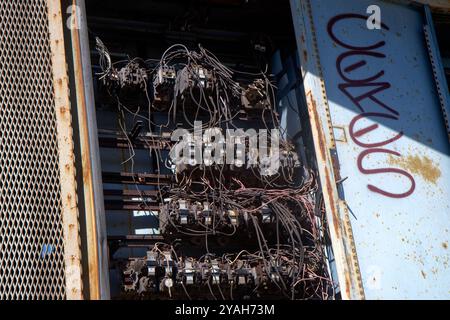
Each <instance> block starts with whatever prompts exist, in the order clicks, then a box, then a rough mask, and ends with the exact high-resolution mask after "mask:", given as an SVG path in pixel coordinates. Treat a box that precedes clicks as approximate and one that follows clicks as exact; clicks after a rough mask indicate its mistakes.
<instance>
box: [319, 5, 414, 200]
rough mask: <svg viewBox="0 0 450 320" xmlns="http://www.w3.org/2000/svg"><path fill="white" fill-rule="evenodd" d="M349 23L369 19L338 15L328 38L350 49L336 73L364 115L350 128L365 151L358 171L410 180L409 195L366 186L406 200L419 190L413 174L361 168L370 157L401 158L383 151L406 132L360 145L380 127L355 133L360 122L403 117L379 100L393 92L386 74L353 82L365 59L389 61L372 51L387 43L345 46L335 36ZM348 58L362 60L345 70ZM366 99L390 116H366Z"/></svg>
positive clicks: (341, 55)
mask: <svg viewBox="0 0 450 320" xmlns="http://www.w3.org/2000/svg"><path fill="white" fill-rule="evenodd" d="M348 19H362V20H364V21H366V20H367V17H366V16H364V15H359V14H353V13H348V14H341V15H337V16H335V17H333V18H332V19H331V20H330V21H329V22H328V26H327V31H328V34H329V36H330V37H331V39H333V41H334V42H335V43H337V44H338V45H340V46H341V47H343V48H346V49H348V51H346V52H344V53H342V54H340V55H339V56H338V57H337V59H336V70H337V72H338V74H339V76H340V77H341V79H342V80H343V81H344V83H340V84H338V89H339V90H340V91H341V92H342V93H343V94H344V95H345V96H346V97H348V98H349V99H350V101H352V103H353V104H354V105H355V106H356V107H357V108H358V109H359V110H360V111H361V113H360V114H358V115H356V116H355V117H354V118H353V119H352V120H351V121H350V124H349V132H350V137H351V139H352V140H353V142H354V143H355V144H357V145H358V146H360V147H363V148H365V149H366V150H364V151H362V152H361V153H360V154H359V155H358V158H357V166H358V170H359V171H360V172H361V173H363V174H387V173H396V174H399V175H402V176H404V177H406V178H408V180H409V181H410V187H409V189H408V190H407V191H405V192H402V193H392V192H388V191H385V190H383V189H381V188H379V187H376V186H374V185H372V184H368V185H367V188H368V189H369V190H370V191H372V192H376V193H379V194H381V195H383V196H386V197H390V198H406V197H408V196H410V195H411V194H412V193H413V192H414V190H415V188H416V183H415V181H414V178H413V176H412V175H411V174H410V173H408V172H406V171H405V170H402V169H397V168H378V169H366V168H364V167H363V165H362V161H363V159H364V158H365V157H366V156H367V155H369V154H372V153H384V154H390V155H394V156H398V157H400V156H401V154H400V153H398V152H396V151H392V150H389V149H382V148H380V147H384V146H387V145H389V144H390V143H392V142H394V141H396V140H399V139H400V138H402V136H403V132H399V133H398V134H396V135H395V136H394V137H391V138H386V139H385V140H383V141H378V142H373V143H364V142H362V141H361V137H363V136H364V135H366V134H368V133H370V132H372V131H374V130H376V129H378V127H379V125H378V124H372V125H369V126H367V127H365V128H362V129H359V130H357V131H355V125H356V123H357V122H358V121H359V120H361V119H364V118H368V117H381V118H386V119H392V120H398V119H399V116H400V113H399V112H398V111H397V110H395V109H394V108H393V107H391V106H388V105H387V104H386V103H384V102H382V101H381V100H380V99H379V98H378V97H376V95H377V94H379V93H381V92H383V91H385V90H388V89H389V88H391V84H390V83H389V82H387V81H382V80H381V77H383V76H384V74H385V73H384V70H380V71H378V72H377V73H375V74H373V75H371V76H369V77H367V78H364V79H353V78H350V74H351V73H352V72H353V71H355V70H357V69H359V68H361V67H363V66H365V65H367V61H366V60H365V59H364V57H372V58H376V59H384V58H386V55H385V54H383V53H381V52H376V51H373V50H375V49H381V48H382V47H383V46H384V45H385V44H386V42H385V41H379V42H377V43H374V44H372V45H368V46H357V45H355V44H349V43H347V42H344V41H343V40H341V39H339V38H338V37H337V36H336V34H335V32H334V26H335V24H336V23H337V22H339V21H343V20H348ZM381 27H382V28H383V29H385V30H389V28H388V26H386V25H385V24H384V23H382V24H381ZM349 57H356V58H359V59H360V60H358V61H357V62H355V63H352V64H351V65H349V66H347V67H343V66H342V64H343V62H344V61H345V59H347V58H349ZM352 88H358V89H367V90H365V91H363V93H361V90H359V94H358V95H356V94H354V93H352V92H351V91H350V89H352ZM366 99H368V100H370V101H372V102H373V103H375V105H376V106H378V107H380V108H382V109H384V110H387V111H388V112H389V114H387V113H381V112H365V110H364V107H363V106H362V102H363V101H364V100H366Z"/></svg>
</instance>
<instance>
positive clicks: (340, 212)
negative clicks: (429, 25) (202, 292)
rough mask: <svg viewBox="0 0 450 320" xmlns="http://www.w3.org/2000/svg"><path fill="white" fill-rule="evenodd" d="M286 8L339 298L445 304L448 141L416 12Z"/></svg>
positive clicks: (349, 5)
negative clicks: (374, 21) (374, 14)
mask: <svg viewBox="0 0 450 320" xmlns="http://www.w3.org/2000/svg"><path fill="white" fill-rule="evenodd" d="M291 3H292V10H293V17H294V24H295V27H296V36H297V43H298V46H299V52H305V50H306V52H307V54H301V55H300V58H301V62H302V71H303V73H304V82H305V83H304V87H305V94H306V100H307V102H308V107H309V112H310V117H311V122H312V127H313V131H314V133H315V134H314V139H315V145H316V152H317V159H318V164H319V173H320V178H321V183H322V187H323V190H324V198H325V203H326V209H327V217H328V218H329V220H330V226H332V228H331V230H330V231H331V232H332V241H333V249H334V250H335V256H336V268H337V271H338V272H337V273H338V277H339V282H340V285H341V288H342V293H343V297H344V298H362V297H364V295H365V297H366V298H368V299H390V298H392V299H400V298H418V299H420V298H441V299H443V298H449V297H450V272H449V271H450V270H449V262H450V251H449V250H448V242H449V240H450V219H449V218H450V145H449V143H448V139H447V134H446V127H445V124H444V120H443V114H442V111H441V108H440V103H439V98H438V95H437V93H436V86H435V83H434V78H433V72H432V71H433V70H432V67H431V64H430V59H429V56H428V51H427V48H426V45H425V35H424V31H423V25H424V24H426V22H425V19H424V11H423V8H421V7H417V6H407V5H405V4H398V3H393V2H390V1H380V0H362V1H348V0H346V1H344V0H337V1H328V0H314V1H309V0H292V1H291ZM370 5H378V6H379V7H380V8H381V19H382V20H381V21H382V28H381V30H377V29H374V30H370V29H368V28H367V26H366V20H367V14H366V10H367V7H368V6H370ZM335 135H336V136H338V135H339V139H335ZM333 159H334V161H333ZM333 164H334V166H333ZM341 179H345V180H344V181H342V182H340V183H338V184H337V185H336V181H338V180H341ZM346 212H347V213H346ZM348 213H350V214H348ZM352 233H353V236H352ZM356 254H357V255H356ZM341 255H345V257H340V256H341ZM349 255H350V257H351V259H350V260H349V259H348V257H349ZM355 259H356V261H355ZM358 263H359V267H360V274H359V268H358ZM352 268H353V270H352ZM360 276H361V281H359V277H360ZM361 282H362V288H359V285H360V284H361ZM362 289H363V291H364V293H362Z"/></svg>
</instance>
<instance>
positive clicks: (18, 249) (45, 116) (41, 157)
mask: <svg viewBox="0 0 450 320" xmlns="http://www.w3.org/2000/svg"><path fill="white" fill-rule="evenodd" d="M48 23H49V22H48V12H47V1H46V0H0V298H1V299H62V298H65V295H66V292H65V275H64V247H63V226H62V216H61V189H60V171H59V158H58V144H57V132H56V116H55V102H54V93H53V77H52V64H51V49H50V44H49V27H48Z"/></svg>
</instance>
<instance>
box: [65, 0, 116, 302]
mask: <svg viewBox="0 0 450 320" xmlns="http://www.w3.org/2000/svg"><path fill="white" fill-rule="evenodd" d="M71 9H72V12H70V13H69V14H70V15H71V17H72V18H73V19H72V21H70V23H71V24H72V27H71V28H70V32H71V41H72V56H73V59H74V61H73V65H74V79H75V91H76V92H75V98H76V103H77V114H78V123H79V135H80V136H79V140H80V148H81V155H80V158H81V162H82V164H81V165H82V168H83V195H84V202H85V203H84V207H85V215H86V217H85V220H86V241H87V246H86V247H87V257H86V258H87V259H88V263H87V265H88V268H89V269H88V270H87V272H88V279H89V299H94V300H97V299H109V276H108V258H107V239H106V221H105V212H104V203H103V192H102V181H101V174H100V171H101V170H100V158H99V146H98V139H97V122H96V119H95V108H94V105H95V101H94V93H93V82H92V75H91V61H90V55H89V42H88V37H87V22H86V11H85V4H84V0H73V1H72V6H71Z"/></svg>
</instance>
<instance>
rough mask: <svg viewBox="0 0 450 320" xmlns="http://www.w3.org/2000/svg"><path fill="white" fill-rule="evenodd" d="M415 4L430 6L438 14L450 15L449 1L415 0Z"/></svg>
mask: <svg viewBox="0 0 450 320" xmlns="http://www.w3.org/2000/svg"><path fill="white" fill-rule="evenodd" d="M413 2H417V3H420V4H424V5H428V6H429V7H430V8H431V10H432V11H433V12H436V13H450V1H448V0H414V1H413Z"/></svg>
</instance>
